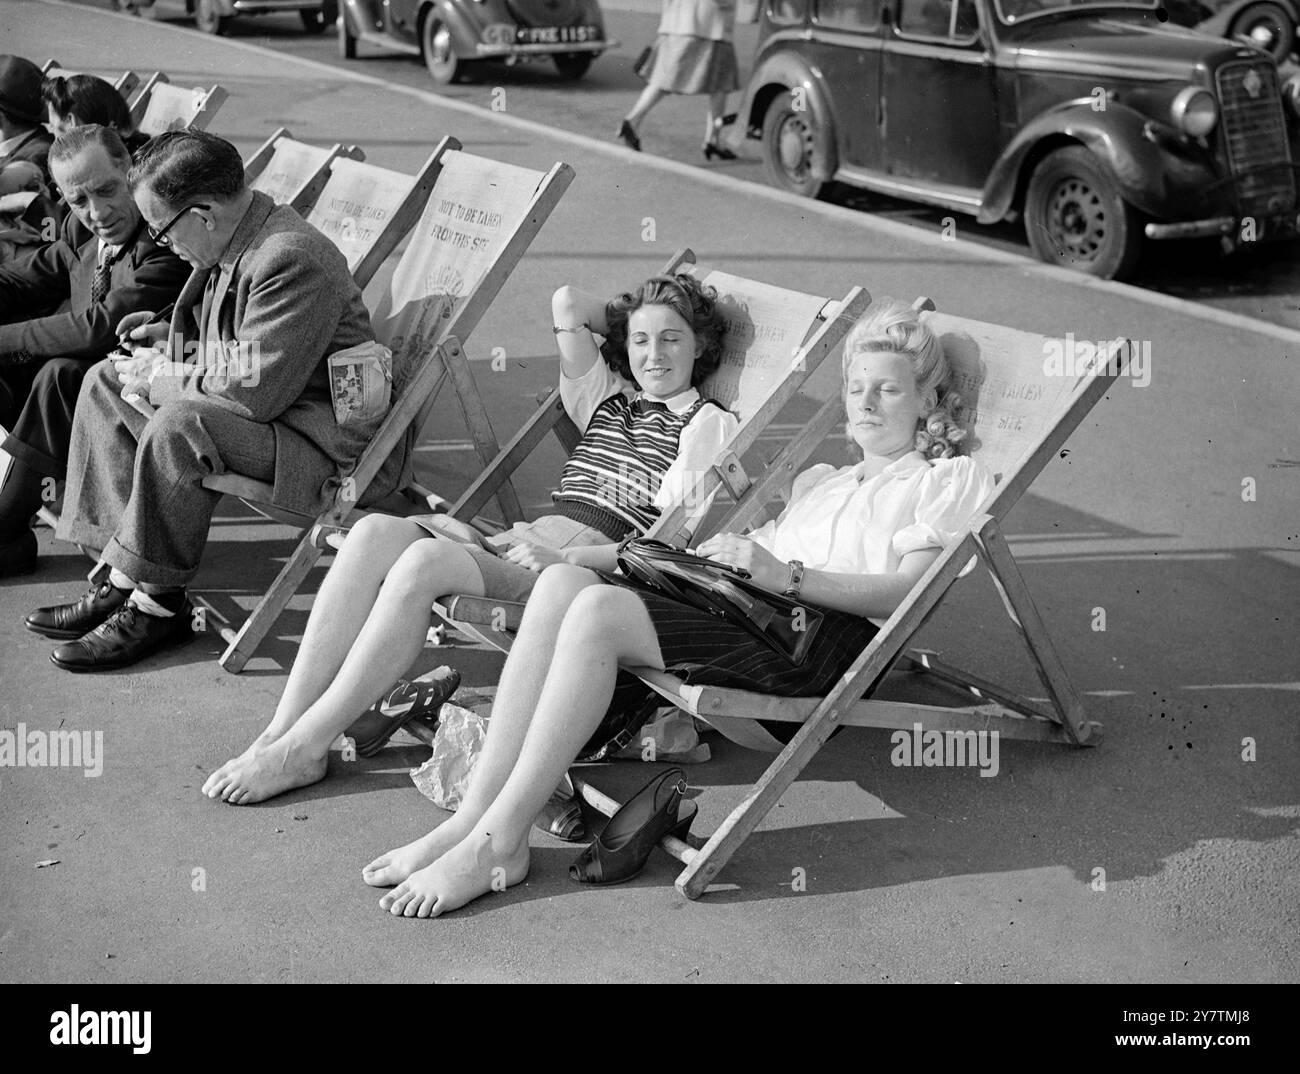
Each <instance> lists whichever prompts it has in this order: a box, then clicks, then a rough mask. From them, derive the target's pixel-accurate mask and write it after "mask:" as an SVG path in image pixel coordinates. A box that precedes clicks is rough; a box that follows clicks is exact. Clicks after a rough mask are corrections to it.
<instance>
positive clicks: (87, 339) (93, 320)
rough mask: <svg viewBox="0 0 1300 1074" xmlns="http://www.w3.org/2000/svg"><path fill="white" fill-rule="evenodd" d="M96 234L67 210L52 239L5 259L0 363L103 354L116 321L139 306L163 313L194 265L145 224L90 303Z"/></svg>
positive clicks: (0, 284) (0, 268) (113, 339)
mask: <svg viewBox="0 0 1300 1074" xmlns="http://www.w3.org/2000/svg"><path fill="white" fill-rule="evenodd" d="M98 259H99V239H98V238H96V237H95V235H94V234H93V233H91V232H90V231H89V230H88V229H87V228H85V227H84V226H83V225H82V223H81V221H80V220H78V219H77V218H76V217H75V216H71V215H69V217H68V219H67V220H65V221H64V223H63V227H62V228H61V229H60V232H59V237H58V239H56V240H55V241H54V242H51V243H46V244H45V245H44V246H42V247H40V248H38V249H36V250H34V251H33V252H31V253H28V254H24V255H19V256H18V257H17V258H15V259H14V260H12V261H7V262H5V263H4V264H0V365H3V364H7V363H8V364H11V363H14V362H42V361H45V360H46V359H49V358H94V359H97V358H103V357H104V355H106V354H107V353H108V352H109V351H111V350H112V349H113V347H114V346H115V345H116V344H117V333H116V329H117V323H118V321H120V320H121V319H122V318H123V317H124V316H125V315H126V314H128V313H136V312H138V311H140V310H154V311H156V312H161V311H162V310H163V309H164V308H165V307H166V306H169V305H171V303H172V301H173V300H174V299H175V298H176V296H177V295H178V294H179V293H180V290H181V287H182V286H183V285H184V283H185V280H186V278H187V276H188V274H189V266H188V265H186V264H185V262H184V261H182V260H181V259H180V258H178V257H177V256H176V255H175V254H173V253H172V252H171V251H170V250H167V249H164V248H163V247H161V246H158V245H156V244H155V243H154V242H153V241H152V240H151V239H150V238H149V235H148V232H147V231H146V230H145V228H144V227H141V228H140V231H139V234H138V235H137V236H136V239H135V243H134V245H133V246H132V247H131V249H130V251H129V252H124V253H123V254H122V256H121V257H120V258H119V259H118V260H117V261H116V262H115V263H114V264H113V267H112V269H111V270H110V274H109V292H108V295H107V297H106V298H105V299H104V301H103V302H102V303H97V304H92V303H91V301H90V286H91V283H92V281H93V280H94V278H95V267H96V265H97V264H98Z"/></svg>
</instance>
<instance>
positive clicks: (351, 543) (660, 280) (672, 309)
mask: <svg viewBox="0 0 1300 1074" xmlns="http://www.w3.org/2000/svg"><path fill="white" fill-rule="evenodd" d="M715 297H716V296H715V295H714V293H713V292H712V289H706V288H704V287H702V286H701V285H700V283H699V282H698V281H697V280H696V279H695V278H694V277H692V276H688V275H681V276H657V277H653V278H651V279H649V280H647V281H646V282H645V283H643V284H642V285H641V286H640V287H639V288H637V289H636V290H635V291H634V292H632V293H628V294H622V295H619V296H618V297H617V298H615V299H614V300H613V301H611V302H609V303H606V302H605V301H603V300H602V299H599V298H596V297H595V296H592V295H588V294H585V293H583V292H581V291H578V290H576V289H574V288H571V287H564V288H561V289H560V290H559V291H557V292H556V293H555V296H554V299H553V300H552V314H553V316H554V320H555V326H554V332H555V337H556V341H557V345H558V348H559V352H560V364H561V377H560V392H561V396H562V398H563V401H564V405H565V409H566V410H567V411H568V413H569V416H570V417H571V418H573V420H574V421H575V423H576V424H577V425H578V427H579V428H581V429H583V430H584V434H583V438H582V440H581V442H580V443H579V444H578V446H577V448H576V449H575V450H574V453H573V455H572V457H571V458H570V459H569V461H568V463H567V464H566V465H565V467H564V472H563V474H562V476H561V480H560V488H559V491H558V492H556V493H555V495H554V497H553V498H554V502H555V510H554V513H553V514H550V515H547V516H544V517H543V518H541V519H539V520H537V521H536V522H533V523H529V524H526V525H522V526H517V527H516V528H515V529H514V530H513V531H511V532H509V533H508V534H506V535H505V537H506V541H505V542H504V543H505V548H504V551H503V552H502V551H501V550H500V549H498V548H494V547H490V546H489V545H488V544H486V543H480V542H479V541H478V540H476V539H474V540H467V541H464V542H462V541H461V540H457V539H449V537H448V533H449V527H448V526H447V525H446V524H445V523H444V522H441V521H439V520H428V521H427V522H424V523H421V522H419V521H415V520H412V519H404V518H394V517H391V516H386V515H369V516H367V517H366V518H363V519H362V520H361V521H360V522H359V523H358V524H357V525H356V526H355V527H354V528H353V529H352V531H351V533H350V534H349V535H348V539H347V540H346V541H345V542H344V545H343V548H342V550H341V551H340V553H339V556H338V558H337V559H336V560H335V562H334V565H333V566H332V567H331V569H330V571H329V574H328V576H327V577H326V579H325V582H324V583H323V585H322V586H321V591H320V595H319V596H318V597H317V598H316V603H315V605H314V607H313V608H312V613H311V616H310V618H309V620H308V622H307V629H306V632H305V633H304V635H303V640H302V648H301V651H300V652H299V654H298V659H297V660H296V661H295V662H294V666H293V670H292V672H291V673H290V675H289V681H288V683H287V684H286V686H285V691H284V694H283V696H282V697H281V699H280V704H279V705H278V706H277V708H276V712H275V716H274V717H273V719H272V720H271V722H270V724H269V725H268V726H267V728H266V730H265V731H263V732H262V734H261V735H259V736H258V738H257V739H256V740H255V741H254V742H253V744H252V745H251V746H250V747H249V748H248V749H247V750H246V751H245V752H244V753H243V754H241V755H240V756H239V757H236V758H234V759H233V760H231V761H228V762H227V763H226V764H224V765H223V766H222V767H221V768H220V769H218V770H217V771H216V772H214V773H213V774H212V775H211V776H210V777H209V778H208V780H207V781H206V782H205V783H204V785H203V792H204V793H205V794H206V795H208V797H210V798H221V799H223V800H225V801H227V802H229V803H231V804H233V805H244V804H249V803H252V802H258V801H262V800H263V799H266V798H269V797H272V796H273V795H276V794H281V793H283V792H284V791H286V790H289V789H291V788H293V787H299V786H304V785H306V784H308V783H313V782H315V781H316V780H319V779H321V778H322V777H323V776H324V775H325V768H326V757H327V753H328V750H329V745H330V743H331V742H332V741H333V740H334V739H335V738H336V737H337V736H338V735H339V733H340V732H342V731H344V730H345V729H346V728H347V727H348V726H349V725H350V724H351V723H352V722H353V721H354V720H355V719H356V718H357V716H358V715H359V714H360V713H361V712H362V711H363V710H364V709H365V708H366V706H367V705H368V704H370V702H372V701H373V700H374V699H375V698H376V697H378V696H380V695H381V694H382V693H383V692H384V691H385V690H386V689H388V688H389V687H390V686H391V685H392V684H393V682H394V681H396V679H397V678H398V676H400V675H402V674H403V673H404V672H405V671H406V670H407V668H409V667H410V665H411V663H412V662H413V661H414V660H415V659H416V657H417V656H418V655H419V653H420V650H421V649H422V648H423V646H424V641H425V637H426V634H427V632H428V627H429V609H430V606H431V605H432V604H433V602H434V601H435V600H437V599H439V598H441V597H444V596H446V595H448V594H451V593H467V594H471V595H474V596H488V597H493V598H496V599H500V600H512V601H522V600H526V599H527V597H528V594H529V593H530V592H531V591H532V588H533V585H534V584H535V583H536V581H537V578H538V572H540V571H541V570H542V569H543V568H544V567H546V566H549V565H551V564H554V563H573V564H581V565H583V566H586V567H593V568H604V569H611V570H612V569H613V568H614V567H615V566H616V563H617V561H616V558H615V549H616V547H617V543H618V541H619V540H620V539H622V538H623V537H624V536H626V535H627V534H629V533H644V532H645V531H646V530H647V529H649V528H650V526H651V525H652V524H653V522H654V520H655V519H656V518H657V517H658V514H659V511H660V509H661V508H662V507H664V506H666V505H668V504H670V503H673V502H676V501H679V500H685V501H686V502H688V504H689V503H691V499H690V498H689V497H691V493H692V492H693V490H694V487H695V484H696V481H697V480H698V478H699V477H700V476H701V474H702V473H703V472H704V471H705V470H707V469H708V468H709V467H710V466H711V465H712V464H713V460H714V458H715V457H716V455H717V453H718V450H719V449H720V448H721V447H722V446H723V444H725V443H726V442H727V441H728V440H729V439H730V437H731V434H732V433H733V432H734V431H735V429H736V425H737V421H736V418H735V416H734V415H732V414H731V413H729V412H728V411H726V410H724V409H723V408H722V407H720V406H718V405H717V404H715V403H711V402H709V401H707V400H705V399H702V398H701V397H700V393H699V392H698V390H697V386H698V385H699V384H700V383H701V382H702V381H703V380H704V378H705V377H706V376H707V375H708V374H709V373H710V372H712V371H713V370H714V369H715V368H716V367H717V365H718V361H719V359H720V357H721V336H722V317H721V314H720V313H719V311H718V309H717V307H716V304H715ZM596 336H603V337H604V338H605V339H606V341H607V343H608V344H609V345H607V346H606V347H605V348H604V349H603V352H602V349H600V348H598V347H597V344H596V340H595V337H596ZM602 359H603V360H602ZM629 380H630V381H633V382H635V384H636V385H637V386H638V387H639V389H640V390H639V391H638V392H636V393H635V394H629V389H630V388H631V384H629ZM705 509H707V503H704V504H694V505H693V512H694V515H693V517H696V518H698V517H699V515H700V514H703V512H704V510H705ZM433 533H436V534H439V535H437V536H433V535H431V534H433ZM463 536H465V537H467V538H468V537H469V536H470V535H469V534H464V535H463Z"/></svg>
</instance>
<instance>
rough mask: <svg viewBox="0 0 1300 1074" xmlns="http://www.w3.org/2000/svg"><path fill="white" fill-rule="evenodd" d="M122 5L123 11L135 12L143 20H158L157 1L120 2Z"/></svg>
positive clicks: (131, 0)
mask: <svg viewBox="0 0 1300 1074" xmlns="http://www.w3.org/2000/svg"><path fill="white" fill-rule="evenodd" d="M118 3H119V4H120V5H121V7H120V9H119V10H121V11H133V12H135V14H137V15H138V16H140V18H142V19H148V20H149V21H150V22H153V21H154V20H155V19H157V18H158V5H157V3H156V0H118Z"/></svg>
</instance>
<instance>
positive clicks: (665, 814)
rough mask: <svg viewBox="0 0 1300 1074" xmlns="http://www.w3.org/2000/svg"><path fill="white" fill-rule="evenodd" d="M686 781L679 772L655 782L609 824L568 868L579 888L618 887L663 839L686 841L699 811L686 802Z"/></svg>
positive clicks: (642, 866)
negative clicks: (612, 885)
mask: <svg viewBox="0 0 1300 1074" xmlns="http://www.w3.org/2000/svg"><path fill="white" fill-rule="evenodd" d="M685 790H686V777H685V774H684V773H683V772H682V770H681V769H680V768H670V769H668V771H666V772H664V773H662V774H661V775H658V776H656V777H655V778H654V779H652V780H651V781H650V782H649V783H647V784H646V785H645V786H644V787H642V788H641V789H640V790H639V791H637V792H636V794H634V795H633V796H632V797H631V798H629V799H628V800H627V801H626V802H625V803H624V804H623V805H622V806H621V807H620V808H619V810H618V812H617V813H615V814H614V815H613V816H612V817H610V818H609V823H608V824H606V825H605V830H604V831H602V832H601V833H600V835H599V836H598V837H597V838H596V841H595V842H593V843H592V844H591V846H589V847H587V849H586V850H584V851H583V852H582V853H581V854H580V855H578V860H577V861H575V862H574V863H573V864H572V865H570V866H569V876H570V878H572V879H573V880H576V881H577V882H578V883H580V884H620V883H622V882H623V881H624V880H631V879H632V878H633V877H634V876H636V875H637V874H638V873H639V872H640V871H641V870H642V869H644V868H645V863H646V860H647V859H648V858H649V857H650V851H652V850H653V849H654V848H655V847H656V846H657V845H658V843H659V840H661V839H662V838H663V837H664V836H665V835H672V836H674V837H675V838H677V839H685V838H686V835H687V834H688V833H689V832H690V829H691V823H692V822H693V821H694V820H695V817H696V814H697V813H698V812H699V808H698V807H697V806H696V804H695V803H694V802H689V801H683V800H682V792H683V791H685Z"/></svg>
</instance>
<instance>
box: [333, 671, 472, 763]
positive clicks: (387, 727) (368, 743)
mask: <svg viewBox="0 0 1300 1074" xmlns="http://www.w3.org/2000/svg"><path fill="white" fill-rule="evenodd" d="M459 686H460V672H459V671H457V670H456V669H455V668H451V667H446V666H443V667H440V668H434V669H433V670H432V671H430V672H428V673H426V674H424V675H421V676H420V677H419V678H418V679H413V680H410V681H408V680H406V679H398V680H397V683H396V684H395V685H394V686H393V688H392V689H391V690H389V691H388V693H386V694H384V696H383V697H381V698H380V699H379V700H378V701H376V702H375V703H374V704H373V705H371V706H370V707H369V708H368V709H366V711H365V712H363V713H362V714H361V715H360V716H359V717H357V719H356V720H355V721H354V722H353V724H352V726H351V727H349V728H348V729H347V730H346V731H344V732H343V733H344V734H345V735H347V736H348V738H350V739H352V741H353V742H354V743H356V749H357V755H358V756H359V757H372V756H374V755H375V754H376V753H378V752H379V751H380V750H381V749H383V748H384V746H385V745H387V743H388V740H389V739H390V738H392V737H393V735H395V734H396V733H397V732H398V730H399V729H400V728H402V727H406V726H408V725H409V724H412V723H415V722H417V721H418V722H420V723H423V724H425V725H426V726H427V727H429V728H430V730H432V729H434V728H436V727H437V726H438V712H439V710H441V708H442V706H443V703H444V702H445V701H447V700H448V699H449V698H450V697H451V695H452V694H454V693H455V692H456V689H457V687H459Z"/></svg>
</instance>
